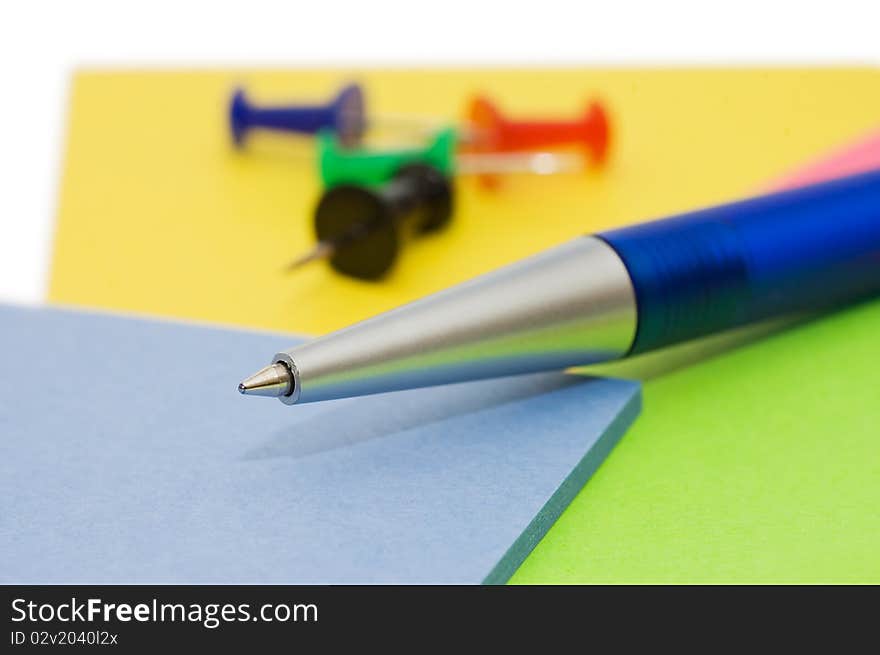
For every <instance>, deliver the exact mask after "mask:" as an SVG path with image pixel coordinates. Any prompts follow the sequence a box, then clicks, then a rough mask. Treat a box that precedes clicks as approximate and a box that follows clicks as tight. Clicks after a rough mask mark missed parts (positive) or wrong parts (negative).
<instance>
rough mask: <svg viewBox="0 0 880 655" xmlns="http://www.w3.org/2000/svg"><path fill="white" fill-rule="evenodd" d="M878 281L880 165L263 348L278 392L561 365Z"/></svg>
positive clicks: (608, 237) (651, 225)
mask: <svg viewBox="0 0 880 655" xmlns="http://www.w3.org/2000/svg"><path fill="white" fill-rule="evenodd" d="M878 293H880V170H874V171H871V172H868V173H864V174H861V175H854V176H850V177H845V178H841V179H838V180H834V181H831V182H825V183H822V184H815V185H811V186H807V187H802V188H800V189H795V190H789V191H783V192H778V193H772V194H768V195H764V196H759V197H755V198H750V199H746V200H741V201H738V202H733V203H729V204H724V205H720V206H717V207H711V208H708V209H702V210H698V211H694V212H691V213H687V214H682V215H678V216H673V217H670V218H664V219H660V220H656V221H651V222H647V223H641V224H637V225H632V226H630V227H624V228H620V229H615V230H610V231H607V232H602V233H599V234H596V235H591V236H583V237H579V238H576V239H574V240H573V241H570V242H568V243H565V244H563V245H561V246H557V247H556V248H552V249H550V250H548V251H546V252H543V253H541V254H538V255H535V256H533V257H531V258H528V259H525V260H523V261H521V262H518V263H514V264H512V265H509V266H507V267H504V268H501V269H499V270H497V271H494V272H491V273H488V274H486V275H483V276H480V277H478V278H475V279H474V280H471V281H469V282H465V283H463V284H460V285H458V286H455V287H452V288H450V289H447V290H445V291H441V292H439V293H437V294H434V295H431V296H428V297H426V298H424V299H422V300H419V301H416V302H414V303H410V304H408V305H404V306H403V307H400V308H398V309H395V310H392V311H390V312H386V313H384V314H380V315H379V316H376V317H374V318H371V319H367V320H365V321H362V322H360V323H357V324H355V325H352V326H350V327H347V328H344V329H342V330H339V331H337V332H333V333H331V334H329V335H326V336H324V337H320V338H318V339H315V340H313V341H309V342H306V343H305V344H302V345H300V346H296V347H294V348H291V349H290V350H286V351H283V352H280V353H277V354H276V355H275V356H274V357H273V359H272V362H271V363H270V364H269V366H267V367H265V368H263V369H261V370H260V371H258V372H257V373H255V374H254V375H252V376H251V377H249V378H248V379H246V380H244V381H243V382H242V383H241V384H240V385H239V391H240V392H241V393H244V394H252V395H262V396H273V397H277V398H280V399H281V400H282V401H283V402H285V403H287V404H294V403H297V402H300V403H304V402H314V401H319V400H328V399H333V398H342V397H347V396H357V395H365V394H372V393H381V392H386V391H394V390H400V389H406V388H412V387H425V386H431V385H438V384H447V383H453V382H462V381H466V380H474V379H480V378H490V377H496V376H504V375H515V374H522V373H531V372H537V371H545V370H560V369H565V368H568V367H572V366H579V365H587V364H592V363H597V362H601V361H607V360H611V359H616V358H620V357H626V356H630V355H636V354H639V353H643V352H647V351H650V350H655V349H658V348H662V347H664V346H668V345H672V344H676V343H680V342H683V341H686V340H689V339H693V338H697V337H700V336H704V335H708V334H712V333H715V332H719V331H722V330H725V329H728V328H733V327H736V326H740V325H744V324H746V323H751V322H755V321H760V320H763V319H766V318H771V317H775V316H780V315H784V314H790V313H799V312H811V311H818V310H826V309H830V308H834V307H836V306H840V305H843V304H846V303H851V302H856V301H858V300H862V299H865V298H868V297H871V296H873V295H875V294H878Z"/></svg>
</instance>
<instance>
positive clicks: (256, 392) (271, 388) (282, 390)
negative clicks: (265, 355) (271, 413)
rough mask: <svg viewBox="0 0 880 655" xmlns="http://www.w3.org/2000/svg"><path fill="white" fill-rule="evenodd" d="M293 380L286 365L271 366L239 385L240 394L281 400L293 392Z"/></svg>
mask: <svg viewBox="0 0 880 655" xmlns="http://www.w3.org/2000/svg"><path fill="white" fill-rule="evenodd" d="M292 384H293V378H292V376H291V375H290V371H289V370H288V368H287V367H286V366H285V365H284V364H270V365H269V366H265V367H263V368H261V369H260V370H259V371H257V372H256V373H254V374H253V375H252V376H250V377H249V378H247V379H245V380H243V381H242V382H241V384H239V385H238V392H239V393H241V394H244V395H246V396H268V397H270V398H280V397H281V396H286V395H288V394H289V393H290V392H291V390H292V389H291V387H292Z"/></svg>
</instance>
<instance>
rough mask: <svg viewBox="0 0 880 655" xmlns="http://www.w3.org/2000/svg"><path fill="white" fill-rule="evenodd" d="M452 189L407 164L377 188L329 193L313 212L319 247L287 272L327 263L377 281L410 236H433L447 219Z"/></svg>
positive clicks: (429, 170) (345, 187)
mask: <svg viewBox="0 0 880 655" xmlns="http://www.w3.org/2000/svg"><path fill="white" fill-rule="evenodd" d="M452 201H453V194H452V184H451V183H450V180H449V179H448V178H447V177H445V176H444V175H443V174H441V173H440V172H439V171H438V170H437V169H436V168H434V167H432V166H428V165H426V164H409V165H407V166H404V167H403V168H401V169H400V170H399V171H398V172H397V174H396V175H395V176H394V177H393V178H392V179H391V180H390V181H389V182H386V183H385V184H383V185H381V186H374V187H365V186H359V185H354V184H342V185H339V186H335V187H333V188H331V189H328V190H327V191H325V192H324V195H323V196H322V197H321V201H320V202H319V203H318V207H317V209H316V210H315V235H316V237H317V239H318V245H317V246H315V248H314V249H313V250H312V251H311V252H309V253H307V254H305V255H303V256H302V257H300V258H298V259H297V260H295V261H293V262H292V263H291V264H290V265H289V267H288V270H293V269H297V268H299V267H300V266H303V265H304V264H307V263H309V262H312V261H317V260H320V259H327V260H328V261H329V262H330V265H331V266H333V268H334V269H336V270H337V271H339V272H340V273H343V274H345V275H350V276H352V277H356V278H359V279H362V280H378V279H379V278H381V277H383V276H384V275H385V274H386V273H388V271H389V270H391V267H392V266H393V265H394V262H395V260H396V259H397V256H398V254H399V253H400V250H401V248H402V247H403V244H404V243H405V242H406V241H407V240H408V238H409V237H410V236H418V235H423V234H428V233H430V232H435V231H438V230H440V229H442V228H443V227H445V226H446V225H447V224H448V223H449V220H450V219H451V218H452Z"/></svg>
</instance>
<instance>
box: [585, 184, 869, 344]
mask: <svg viewBox="0 0 880 655" xmlns="http://www.w3.org/2000/svg"><path fill="white" fill-rule="evenodd" d="M598 236H599V237H600V238H602V239H604V240H605V241H606V242H607V243H608V244H609V245H610V246H611V247H612V248H614V250H615V251H617V253H618V254H619V255H620V257H621V259H622V260H623V262H624V264H625V266H626V268H627V270H628V271H629V273H630V276H631V278H632V283H633V287H634V289H635V295H636V304H637V308H638V327H637V330H636V337H635V340H634V342H633V345H632V348H631V350H630V354H636V353H640V352H646V351H649V350H653V349H655V348H660V347H662V346H667V345H671V344H674V343H678V342H681V341H685V340H687V339H692V338H696V337H699V336H703V335H706V334H711V333H713V332H717V331H719V330H723V329H726V328H730V327H735V326H737V325H742V324H745V323H749V322H752V321H757V320H760V319H763V318H769V317H772V316H777V315H781V314H785V313H790V312H798V311H805V310H807V311H809V310H818V309H824V308H828V307H831V306H834V305H838V304H841V303H845V302H852V301H855V300H859V299H862V298H866V297H869V296H871V295H874V294H878V293H880V170H876V171H872V172H870V173H865V174H862V175H855V176H852V177H847V178H842V179H839V180H835V181H832V182H826V183H823V184H817V185H812V186H809V187H803V188H801V189H796V190H792V191H784V192H781V193H774V194H771V195H766V196H760V197H757V198H752V199H749V200H745V201H741V202H735V203H731V204H727V205H722V206H719V207H713V208H711V209H704V210H701V211H696V212H692V213H688V214H683V215H680V216H675V217H673V218H667V219H663V220H659V221H653V222H650V223H643V224H641V225H634V226H631V227H626V228H622V229H618V230H611V231H608V232H604V233H602V234H599V235H598Z"/></svg>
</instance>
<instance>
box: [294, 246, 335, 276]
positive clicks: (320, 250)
mask: <svg viewBox="0 0 880 655" xmlns="http://www.w3.org/2000/svg"><path fill="white" fill-rule="evenodd" d="M337 248H338V245H337V244H336V243H335V242H333V241H319V242H318V243H317V244H316V245H315V247H314V248H312V249H311V250H309V251H308V252H306V253H303V254H302V255H300V256H299V257H297V258H296V259H294V260H293V261H292V262H290V263H289V264H288V265H287V266H285V267H284V270H285V272H287V273H290V272H291V271H295V270H297V269H298V268H302V267H303V266H305V265H306V264H311V263H312V262H317V261H321V260H324V259H330V258H331V257H332V256H333V255H334V254H335V253H336V250H337Z"/></svg>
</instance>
